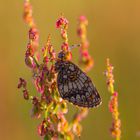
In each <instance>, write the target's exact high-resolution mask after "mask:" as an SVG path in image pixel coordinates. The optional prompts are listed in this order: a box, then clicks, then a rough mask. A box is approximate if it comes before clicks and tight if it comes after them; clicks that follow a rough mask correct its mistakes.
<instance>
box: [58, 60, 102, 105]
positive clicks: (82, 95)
mask: <svg viewBox="0 0 140 140" xmlns="http://www.w3.org/2000/svg"><path fill="white" fill-rule="evenodd" d="M60 63H61V70H60V71H59V72H58V76H57V86H58V91H59V93H60V96H61V97H62V98H63V99H65V100H68V101H69V102H71V103H73V104H74V105H78V106H80V107H96V106H98V105H99V104H100V103H101V98H100V95H99V93H98V91H97V90H96V88H95V86H94V85H93V83H92V81H91V80H90V78H89V77H88V76H87V75H86V74H85V73H84V72H83V71H82V70H80V69H79V67H78V66H76V65H75V64H73V63H72V62H70V61H61V62H60Z"/></svg>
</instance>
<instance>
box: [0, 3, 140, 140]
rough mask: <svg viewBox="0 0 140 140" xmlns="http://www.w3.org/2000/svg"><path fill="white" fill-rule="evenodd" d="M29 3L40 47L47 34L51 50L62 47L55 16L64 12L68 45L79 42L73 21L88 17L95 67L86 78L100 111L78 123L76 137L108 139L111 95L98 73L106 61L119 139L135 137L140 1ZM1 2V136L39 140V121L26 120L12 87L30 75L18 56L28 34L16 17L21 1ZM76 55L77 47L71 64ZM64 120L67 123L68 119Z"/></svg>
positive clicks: (26, 110) (139, 77)
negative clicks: (112, 78)
mask: <svg viewBox="0 0 140 140" xmlns="http://www.w3.org/2000/svg"><path fill="white" fill-rule="evenodd" d="M31 2H32V4H33V7H34V8H33V10H34V17H35V19H36V24H37V26H38V28H39V31H40V34H41V37H42V38H41V39H40V44H41V45H42V46H43V45H44V42H45V41H46V40H47V39H46V37H47V35H48V34H49V33H52V42H53V45H54V46H55V48H54V49H55V50H56V51H58V50H59V49H60V45H61V38H60V37H59V32H56V29H55V24H54V23H55V21H56V19H57V18H58V16H59V14H60V13H64V15H65V16H66V17H67V18H68V19H69V23H70V24H69V29H68V34H69V38H70V40H69V44H74V43H76V44H78V43H79V42H80V40H79V39H78V37H77V33H76V29H77V24H76V22H77V17H79V15H82V14H84V15H85V16H86V17H87V18H88V21H89V24H88V28H87V31H88V40H89V42H90V48H89V52H90V55H91V56H94V69H93V70H92V71H90V72H89V74H88V75H89V76H90V77H91V78H92V80H93V81H94V83H95V84H96V87H97V88H98V89H99V92H100V94H101V97H102V100H103V104H102V106H101V107H100V108H98V109H93V110H91V111H90V113H89V115H88V119H85V120H84V121H83V122H82V125H83V128H84V130H83V133H82V137H81V139H84V140H92V139H93V138H94V139H96V140H102V139H104V140H111V139H112V138H111V137H110V135H109V132H108V128H109V127H110V126H111V115H110V113H109V111H108V101H109V99H110V95H109V94H108V91H107V88H106V83H105V77H104V76H103V74H102V72H103V71H104V70H105V68H106V64H105V61H106V58H107V57H109V58H110V60H111V63H112V64H113V66H114V67H115V69H114V75H115V87H116V89H117V91H118V93H119V98H118V100H119V112H120V116H121V121H122V126H123V127H122V139H123V140H129V139H133V140H137V139H139V138H140V137H139V131H140V124H139V122H140V119H139V118H140V111H139V109H138V107H139V106H140V103H139V98H140V95H139V84H140V74H139V71H140V55H139V54H140V47H139V46H140V41H139V40H140V8H139V7H140V1H139V0H125V1H122V0H118V1H111V0H106V1H104V0H101V1H97V0H96V1H93V0H88V1H87V0H82V1H81V0H76V1H75V0H71V1H66V0H61V1H54V0H52V1H47V0H42V1H35V0H32V1H31ZM0 3H1V4H0V17H1V22H0V27H1V30H0V31H1V33H0V43H1V45H0V49H1V51H0V68H1V72H0V78H1V80H0V93H1V102H0V111H1V112H0V124H1V126H0V138H1V139H5V140H9V139H15V140H18V139H20V140H25V139H26V140H30V139H34V140H38V139H39V137H38V135H37V133H35V131H36V125H37V124H38V123H39V121H38V122H36V121H34V120H32V119H31V118H30V117H29V114H30V112H29V110H30V108H31V106H29V104H28V103H26V102H25V101H24V100H23V99H22V98H21V94H19V95H18V93H19V91H18V90H17V88H16V86H17V82H18V78H19V77H20V76H21V75H22V76H23V77H25V79H27V80H28V81H29V80H30V77H31V74H30V72H29V70H28V68H27V67H26V66H25V64H24V57H23V56H24V52H25V50H26V48H25V46H26V44H27V30H28V28H27V27H26V26H25V25H24V24H23V19H22V17H21V15H22V12H23V1H17V0H12V1H6V0H1V1H0ZM25 40H26V41H25ZM56 46H57V47H56ZM77 52H78V49H77V50H76V49H74V50H73V55H74V56H75V57H74V58H73V59H74V61H75V60H77V59H78V55H77ZM28 87H29V91H30V92H31V93H35V89H33V85H32V83H29V84H28ZM69 107H70V109H69V110H70V112H69V114H72V113H73V112H75V111H76V109H73V107H72V106H71V105H70V106H69ZM67 118H68V119H70V118H71V115H68V116H67ZM27 124H28V125H27Z"/></svg>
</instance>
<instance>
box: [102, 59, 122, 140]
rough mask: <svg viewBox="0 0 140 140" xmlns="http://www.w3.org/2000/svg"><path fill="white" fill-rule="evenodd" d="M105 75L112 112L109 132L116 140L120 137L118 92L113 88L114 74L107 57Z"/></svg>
mask: <svg viewBox="0 0 140 140" xmlns="http://www.w3.org/2000/svg"><path fill="white" fill-rule="evenodd" d="M105 76H106V77H107V87H108V90H109V92H110V93H111V98H110V101H109V111H110V112H111V113H112V119H113V120H112V127H111V128H110V131H111V134H112V136H113V137H114V138H116V140H120V138H121V120H120V119H119V111H118V93H117V92H116V91H115V90H114V75H113V66H112V65H111V64H110V60H109V59H107V70H106V72H105Z"/></svg>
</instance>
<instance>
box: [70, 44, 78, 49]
mask: <svg viewBox="0 0 140 140" xmlns="http://www.w3.org/2000/svg"><path fill="white" fill-rule="evenodd" d="M75 47H81V44H75V45H72V46H70V47H69V50H71V49H73V48H75Z"/></svg>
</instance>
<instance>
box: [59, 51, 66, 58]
mask: <svg viewBox="0 0 140 140" xmlns="http://www.w3.org/2000/svg"><path fill="white" fill-rule="evenodd" d="M65 57H66V53H65V52H64V51H60V52H59V53H58V59H60V60H64V59H65Z"/></svg>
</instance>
